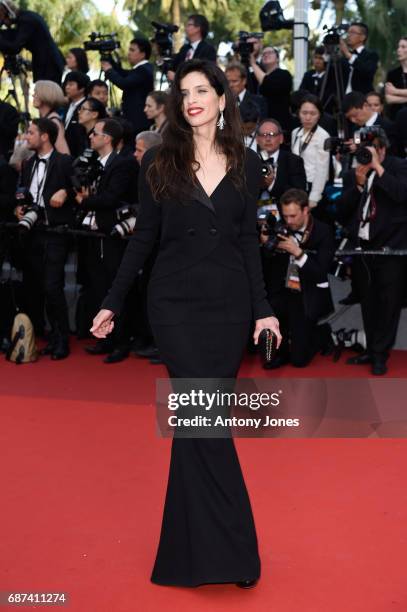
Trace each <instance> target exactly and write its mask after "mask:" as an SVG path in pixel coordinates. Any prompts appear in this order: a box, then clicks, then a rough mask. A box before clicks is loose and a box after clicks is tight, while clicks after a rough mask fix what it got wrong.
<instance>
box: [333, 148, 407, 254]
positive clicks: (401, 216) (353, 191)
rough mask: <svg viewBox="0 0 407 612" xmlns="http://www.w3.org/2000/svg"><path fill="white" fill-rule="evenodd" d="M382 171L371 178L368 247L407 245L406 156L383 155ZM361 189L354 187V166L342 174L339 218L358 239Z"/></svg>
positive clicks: (406, 246)
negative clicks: (372, 203) (373, 204)
mask: <svg viewBox="0 0 407 612" xmlns="http://www.w3.org/2000/svg"><path fill="white" fill-rule="evenodd" d="M382 165H383V167H384V168H385V172H384V174H383V175H382V176H381V177H378V176H376V177H375V179H374V181H373V189H372V193H373V197H374V200H375V202H376V216H375V217H374V218H373V219H372V220H371V222H370V240H369V246H371V248H378V249H379V248H382V247H384V246H387V247H390V248H392V249H405V248H407V160H405V159H399V158H398V157H392V156H386V158H385V160H384V161H383V163H382ZM360 201H361V193H360V191H359V190H358V189H357V187H356V180H355V170H350V171H349V172H348V173H347V174H345V176H344V190H343V194H342V198H341V201H340V203H339V204H338V206H337V211H338V213H337V214H338V219H339V220H340V221H341V222H343V223H345V224H346V225H347V226H348V229H349V231H350V234H351V236H352V237H353V240H354V242H355V244H357V243H358V231H359V223H360Z"/></svg>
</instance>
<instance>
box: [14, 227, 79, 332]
mask: <svg viewBox="0 0 407 612" xmlns="http://www.w3.org/2000/svg"><path fill="white" fill-rule="evenodd" d="M70 246H71V239H70V237H69V236H67V235H60V234H53V233H52V232H43V231H40V230H36V229H33V230H31V231H30V232H29V233H28V235H26V236H24V237H23V238H22V247H23V248H22V269H23V289H24V296H25V300H24V301H25V303H26V305H27V314H28V316H29V317H30V319H31V321H32V323H33V325H34V329H35V331H36V333H39V334H41V333H42V332H43V330H44V326H45V320H44V306H45V312H46V315H47V317H48V321H49V323H50V325H51V330H52V332H53V333H55V334H57V335H59V336H62V337H64V338H65V339H67V338H68V335H69V319H68V306H67V302H66V298H65V292H64V287H65V264H66V260H67V258H68V253H69V249H70Z"/></svg>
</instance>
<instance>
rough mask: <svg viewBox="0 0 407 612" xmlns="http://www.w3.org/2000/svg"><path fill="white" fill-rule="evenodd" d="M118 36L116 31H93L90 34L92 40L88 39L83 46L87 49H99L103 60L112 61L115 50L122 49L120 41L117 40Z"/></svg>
mask: <svg viewBox="0 0 407 612" xmlns="http://www.w3.org/2000/svg"><path fill="white" fill-rule="evenodd" d="M116 36H117V34H116V32H112V33H111V34H101V33H100V32H92V33H91V34H89V38H90V40H86V41H85V42H84V43H83V47H84V49H85V51H99V53H100V60H101V61H102V62H111V61H112V53H113V51H116V49H120V42H119V41H118V40H116Z"/></svg>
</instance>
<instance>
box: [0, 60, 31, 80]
mask: <svg viewBox="0 0 407 612" xmlns="http://www.w3.org/2000/svg"><path fill="white" fill-rule="evenodd" d="M3 68H4V70H6V72H8V73H9V74H12V75H14V76H19V75H20V74H21V73H23V74H27V71H28V70H32V64H31V62H30V61H29V60H26V59H24V58H23V57H21V55H5V56H4V64H3Z"/></svg>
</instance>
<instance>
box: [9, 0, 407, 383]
mask: <svg viewBox="0 0 407 612" xmlns="http://www.w3.org/2000/svg"><path fill="white" fill-rule="evenodd" d="M270 5H273V6H274V5H278V3H275V2H269V3H267V4H266V5H265V7H264V9H263V10H262V13H261V14H260V22H261V26H262V30H263V32H267V31H273V30H274V29H278V24H276V22H275V20H276V19H280V20H281V19H283V17H282V16H281V14H279V13H278V12H277V17H276V13H275V11H274V12H273V11H270V10H269V12H267V7H268V8H269V9H270ZM271 8H273V7H271ZM0 21H1V23H2V25H3V27H2V29H0V51H1V52H2V53H3V55H4V65H5V67H4V70H5V71H6V72H7V74H8V75H9V77H10V79H11V80H12V81H13V83H14V81H15V80H18V81H19V82H21V83H23V86H22V88H21V89H22V92H23V96H25V100H24V102H23V103H22V102H21V101H20V100H19V95H18V94H17V92H16V91H15V88H14V93H13V95H12V99H11V100H10V101H2V102H0V155H1V159H0V269H1V268H3V276H2V283H1V285H0V286H1V298H0V301H1V305H0V341H2V347H1V348H2V350H3V352H5V353H6V354H7V356H8V358H11V359H12V360H13V361H17V362H18V361H26V360H28V359H29V356H28V355H27V354H24V351H27V343H25V344H24V342H23V340H22V338H20V335H21V334H20V335H19V328H18V326H17V328H16V326H15V325H14V326H13V319H14V317H15V314H16V305H17V306H18V308H19V310H21V311H22V312H24V313H26V314H27V315H28V317H29V319H30V321H31V323H32V327H33V330H34V333H35V337H37V338H43V339H45V341H46V343H45V346H44V348H43V349H42V350H41V354H43V355H47V356H49V357H50V358H51V359H52V360H60V359H64V358H66V357H68V356H69V354H70V336H71V335H72V334H75V335H76V336H77V337H78V338H82V339H83V338H89V345H88V346H86V347H85V350H86V352H87V353H89V354H90V355H92V356H93V358H95V359H96V358H98V357H97V356H100V358H101V359H103V361H104V362H105V363H108V364H112V363H116V362H120V361H122V360H123V359H126V358H127V357H128V356H129V354H131V353H135V354H136V355H138V356H139V357H143V358H146V359H149V360H150V361H151V363H153V364H155V363H161V360H160V355H159V354H158V350H157V349H156V347H155V346H154V340H153V337H152V334H151V330H150V326H149V322H148V317H147V309H146V293H147V286H148V282H149V277H150V273H151V270H152V268H153V266H154V259H155V254H154V253H153V254H152V255H151V256H150V258H149V260H148V263H147V265H145V266H144V268H143V269H142V270H140V271H139V274H138V278H137V281H136V283H135V284H134V287H133V289H132V291H131V293H130V295H129V296H128V299H127V303H126V307H125V309H124V312H123V313H122V314H121V316H120V317H118V318H117V320H116V324H115V327H114V331H113V333H112V334H111V335H110V336H108V338H106V339H103V340H98V341H94V340H93V341H92V337H91V335H90V333H89V329H90V327H91V325H92V319H93V317H94V316H95V314H96V313H97V312H98V310H99V308H100V305H101V303H102V301H103V298H104V297H105V295H106V294H107V292H108V290H109V288H110V286H111V284H112V282H113V279H114V278H115V275H116V272H117V270H118V268H119V265H120V262H121V259H122V257H123V253H124V251H125V249H126V245H127V243H128V240H129V239H130V240H131V235H132V234H134V233H136V232H137V215H138V210H139V196H138V185H137V183H138V168H139V167H140V164H141V162H142V159H143V156H144V154H145V152H146V151H147V150H148V149H150V148H151V147H157V146H159V145H160V144H161V143H162V142H163V140H165V138H166V126H167V124H168V120H171V117H169V118H168V117H167V109H168V106H167V105H168V100H170V99H171V82H172V80H173V79H174V75H175V72H176V70H177V69H178V67H179V66H180V65H181V64H182V63H183V62H190V61H193V62H196V64H197V67H198V69H199V63H200V62H202V61H210V62H217V61H219V58H217V50H216V49H215V47H214V46H212V45H211V44H210V42H208V40H207V38H208V33H209V30H210V25H209V23H208V21H207V19H206V18H205V17H204V16H202V15H198V14H194V15H191V16H190V17H189V18H188V19H187V21H186V23H185V34H186V42H185V44H184V45H183V46H182V47H181V49H180V50H179V51H178V52H177V53H173V48H172V35H173V33H174V32H175V31H177V30H178V27H177V26H176V25H167V24H160V23H156V22H152V36H151V37H150V38H144V37H141V36H136V37H135V38H134V39H133V40H132V41H131V43H130V45H129V48H128V53H127V59H128V63H129V64H130V69H124V68H123V67H122V66H121V63H120V61H119V59H118V57H117V55H116V53H117V49H118V48H119V47H120V44H119V41H118V40H117V38H116V36H115V35H105V34H99V33H92V34H91V35H90V37H89V40H87V41H85V42H84V43H83V44H82V46H78V47H75V48H72V49H70V51H69V53H68V54H67V56H66V57H65V58H64V57H63V55H62V54H61V52H60V51H59V49H58V47H57V45H56V43H55V42H54V40H53V38H52V36H51V34H50V32H49V29H48V26H47V24H46V22H45V21H44V19H43V18H42V17H41V16H40V15H38V14H37V13H34V12H32V11H29V10H20V9H19V8H18V7H17V6H16V5H15V4H14V2H11V1H10V0H0ZM280 27H283V26H281V24H280ZM263 32H262V33H257V32H243V31H242V32H240V33H239V35H238V36H237V38H236V41H235V43H234V45H233V52H231V54H230V57H229V58H227V62H226V63H224V64H222V68H224V70H225V74H226V77H227V81H228V83H229V86H230V88H231V90H232V92H233V94H234V97H235V100H236V105H237V106H238V107H239V111H240V115H241V128H242V138H244V140H245V142H246V146H247V147H250V148H252V149H253V150H254V151H256V152H257V154H258V155H259V157H260V159H261V161H262V171H263V178H262V184H261V185H259V195H258V228H257V229H258V238H259V249H260V252H261V257H262V263H263V271H264V278H265V283H266V289H267V293H268V298H269V300H270V303H271V304H272V306H273V309H274V311H275V313H276V316H277V317H278V319H279V321H280V327H281V331H282V335H283V343H282V345H281V347H280V350H279V351H278V353H277V355H276V357H275V358H274V359H273V361H272V363H271V364H267V367H268V368H271V369H274V368H278V367H280V366H282V365H283V364H286V363H290V364H291V365H293V366H296V367H304V366H307V365H308V364H309V363H310V362H311V360H312V359H313V357H314V356H315V355H316V354H318V353H322V354H325V355H329V354H332V353H333V352H334V351H335V350H336V349H337V348H338V344H341V343H342V345H343V344H344V343H345V344H346V342H347V341H348V343H350V344H355V343H358V344H359V345H360V346H359V349H360V350H359V352H357V353H356V354H355V356H353V357H350V358H349V359H348V363H350V364H353V365H360V364H369V365H370V367H371V372H372V373H373V374H374V375H382V374H385V373H386V371H387V360H388V357H389V354H390V351H391V349H392V347H393V345H394V342H395V338H396V334H397V330H398V324H399V318H400V313H401V309H402V307H403V305H405V303H406V297H407V274H406V272H407V257H406V255H407V159H406V156H407V36H406V37H404V38H402V39H401V40H400V41H399V43H398V47H397V59H398V63H399V65H398V66H397V67H396V68H394V69H392V70H390V71H389V72H388V74H387V77H386V79H385V83H384V85H382V86H380V87H376V89H375V83H376V82H377V81H376V79H375V77H376V72H377V70H378V67H379V61H380V58H379V56H378V54H377V53H376V52H375V51H374V50H372V49H370V48H369V42H368V37H369V32H368V28H367V26H366V25H365V24H364V23H361V22H353V23H350V24H349V25H341V26H335V27H332V28H327V29H326V31H325V34H324V36H323V37H322V40H321V44H320V45H319V46H317V47H316V48H315V50H314V51H313V54H312V57H311V58H310V59H311V64H312V67H311V69H310V70H308V71H307V72H305V74H304V75H303V78H302V82H301V85H300V87H299V89H297V90H296V91H294V90H293V77H292V75H291V74H290V72H289V71H288V70H286V69H284V68H282V67H280V51H279V49H278V48H275V47H272V46H266V45H264V43H263ZM23 50H28V51H30V52H31V55H32V60H31V65H29V63H28V62H27V61H26V60H22V59H21V57H20V56H19V54H20V53H21V51H23ZM90 51H98V52H99V54H100V77H99V78H97V79H95V80H91V79H90V77H89V76H88V72H89V64H88V52H90ZM152 57H154V58H156V61H155V62H154V63H153V61H152ZM30 71H32V78H31V77H30ZM28 78H30V79H31V82H30V83H28V85H27V79H28ZM160 79H161V82H160ZM159 82H160V85H156V84H157V83H159ZM24 83H25V84H26V85H27V86H24ZM112 86H114V87H112ZM117 90H119V91H121V92H122V97H121V104H120V105H119V104H117V103H116V102H115V100H114V98H115V96H114V91H116V92H117ZM20 95H21V94H20ZM10 102H12V103H10ZM30 108H31V111H32V109H34V112H31V116H29V114H28V113H29V109H30ZM22 126H23V127H22ZM220 129H222V127H221V126H220ZM215 231H216V230H215ZM194 232H195V230H194V228H193V227H191V228H188V229H186V234H187V236H188V239H189V240H193V237H194ZM341 251H344V254H343V255H342V254H341ZM349 251H353V254H349ZM72 254H74V255H72ZM68 260H69V261H74V262H75V274H76V281H75V282H76V286H77V290H76V291H77V295H76V297H77V301H76V317H75V326H74V329H72V321H71V322H70V320H69V316H68V314H69V313H68V302H67V297H66V288H65V274H66V265H67V262H68ZM333 274H334V275H336V276H340V277H341V278H343V279H345V278H346V279H348V278H350V279H351V293H350V294H349V295H348V296H347V297H346V298H345V299H344V300H343V303H344V304H348V305H349V304H358V303H359V304H360V306H361V312H362V317H363V327H364V329H363V330H361V332H364V333H360V334H359V336H358V339H357V338H356V339H355V338H353V339H352V341H350V339H349V338H344V337H343V335H342V337H341V334H338V333H333V332H332V329H331V326H330V324H329V322H328V321H327V319H329V316H330V315H332V313H333V312H334V304H333V300H332V297H331V289H330V275H333ZM11 277H12V278H13V280H11ZM16 278H17V280H15V279H16ZM18 279H21V280H18ZM12 328H13V330H12ZM19 347H20V348H19ZM248 348H249V350H254V349H253V347H250V346H249V347H248ZM32 350H33V353H35V349H32ZM30 358H34V357H33V355H31V357H30Z"/></svg>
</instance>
